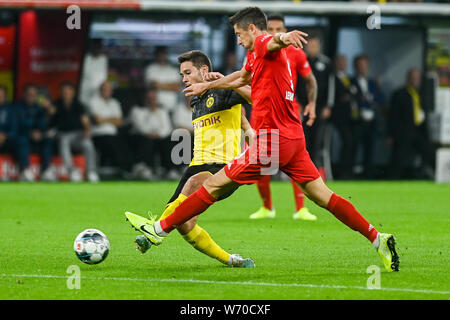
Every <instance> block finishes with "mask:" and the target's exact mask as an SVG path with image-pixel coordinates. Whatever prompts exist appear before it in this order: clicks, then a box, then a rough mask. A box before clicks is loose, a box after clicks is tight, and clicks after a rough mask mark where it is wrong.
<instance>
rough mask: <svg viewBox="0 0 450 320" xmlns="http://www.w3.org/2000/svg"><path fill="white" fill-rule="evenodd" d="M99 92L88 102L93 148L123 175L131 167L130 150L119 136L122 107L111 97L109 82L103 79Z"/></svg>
mask: <svg viewBox="0 0 450 320" xmlns="http://www.w3.org/2000/svg"><path fill="white" fill-rule="evenodd" d="M99 91H100V94H97V95H95V96H94V97H93V98H92V100H91V102H90V103H89V106H88V108H89V113H90V115H91V118H92V121H93V123H94V125H93V126H92V128H91V134H92V139H93V141H94V145H95V148H96V149H97V151H98V152H100V156H101V159H102V160H107V161H111V163H112V165H113V166H117V167H119V169H120V170H121V173H122V175H123V176H124V177H126V176H127V173H128V172H129V171H130V169H131V159H130V152H129V150H128V147H127V145H126V144H125V142H124V140H123V139H122V137H121V136H119V127H121V126H122V121H123V119H122V108H121V105H120V103H119V101H117V100H116V99H114V98H113V97H112V94H113V89H112V86H111V83H110V82H108V81H105V82H103V83H102V84H101V86H100V89H99Z"/></svg>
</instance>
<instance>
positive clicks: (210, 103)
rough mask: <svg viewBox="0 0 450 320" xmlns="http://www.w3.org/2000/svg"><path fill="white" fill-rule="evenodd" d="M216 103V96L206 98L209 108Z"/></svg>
mask: <svg viewBox="0 0 450 320" xmlns="http://www.w3.org/2000/svg"><path fill="white" fill-rule="evenodd" d="M213 104H214V97H209V98H208V100H206V106H207V107H208V108H211V107H212V106H213Z"/></svg>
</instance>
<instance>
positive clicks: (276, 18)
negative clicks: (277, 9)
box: [267, 13, 286, 25]
mask: <svg viewBox="0 0 450 320" xmlns="http://www.w3.org/2000/svg"><path fill="white" fill-rule="evenodd" d="M267 21H281V22H283V25H286V23H285V22H284V16H283V15H282V14H281V13H271V14H269V15H268V16H267Z"/></svg>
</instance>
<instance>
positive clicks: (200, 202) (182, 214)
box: [160, 186, 216, 233]
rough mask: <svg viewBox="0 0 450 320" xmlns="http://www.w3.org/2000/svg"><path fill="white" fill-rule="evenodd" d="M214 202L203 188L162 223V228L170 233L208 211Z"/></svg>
mask: <svg viewBox="0 0 450 320" xmlns="http://www.w3.org/2000/svg"><path fill="white" fill-rule="evenodd" d="M214 202H216V199H215V198H214V197H213V196H211V195H210V194H209V192H208V191H206V189H205V187H203V186H202V187H201V188H200V189H198V190H197V191H195V192H194V193H193V194H191V195H190V196H189V197H188V198H187V199H185V200H184V201H183V202H182V203H181V204H180V205H179V206H178V207H177V208H176V209H175V211H174V212H173V213H172V214H170V215H169V216H168V217H167V218H165V219H163V220H161V221H160V223H161V228H162V229H163V230H164V232H167V233H169V232H170V231H172V230H173V229H175V228H176V227H177V226H179V225H180V224H183V223H184V222H186V221H188V220H189V219H191V218H192V217H194V216H196V215H198V214H200V213H202V212H203V211H205V210H206V209H208V208H209V206H210V205H212V204H213V203H214Z"/></svg>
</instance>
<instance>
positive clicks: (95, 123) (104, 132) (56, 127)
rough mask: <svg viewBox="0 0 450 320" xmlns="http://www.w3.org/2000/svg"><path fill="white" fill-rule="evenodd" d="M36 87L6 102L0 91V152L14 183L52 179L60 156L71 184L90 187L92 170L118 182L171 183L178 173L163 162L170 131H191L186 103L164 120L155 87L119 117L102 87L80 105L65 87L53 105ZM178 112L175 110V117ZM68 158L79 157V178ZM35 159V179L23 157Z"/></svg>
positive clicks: (68, 86) (107, 89)
mask: <svg viewBox="0 0 450 320" xmlns="http://www.w3.org/2000/svg"><path fill="white" fill-rule="evenodd" d="M39 89H40V88H39V87H38V86H36V85H34V84H28V85H26V86H25V87H24V89H23V94H22V98H21V99H20V100H18V101H16V102H15V103H10V102H8V101H7V93H8V92H7V88H6V87H1V86H0V154H9V155H11V156H12V157H13V159H14V161H15V163H16V165H17V169H18V179H19V180H20V181H35V180H36V179H39V180H41V181H57V180H58V176H57V174H56V172H55V170H54V169H53V168H52V165H51V164H52V159H53V157H54V156H60V157H61V161H62V164H63V166H64V168H65V170H67V174H68V177H69V179H70V180H71V181H74V182H78V181H82V180H84V179H86V180H87V181H89V182H98V181H99V180H100V178H99V170H98V169H99V168H102V167H110V168H113V169H115V172H116V173H117V174H118V175H119V176H120V177H121V178H125V179H140V180H152V179H157V178H165V179H177V178H178V177H179V172H180V168H178V167H177V166H175V165H174V164H173V163H172V161H171V158H170V155H171V149H172V145H173V143H174V142H172V141H171V133H172V131H173V130H174V129H176V128H187V129H189V130H190V131H192V127H191V125H190V123H191V111H190V107H189V106H188V105H187V103H183V104H182V105H179V106H176V108H177V110H176V112H173V117H172V115H171V114H170V113H169V112H168V111H167V110H166V109H165V108H162V107H161V106H160V105H159V103H158V99H157V98H156V97H157V94H158V88H156V87H154V86H150V87H149V88H148V89H146V90H145V93H144V94H143V96H144V97H143V99H142V101H143V103H142V105H140V106H134V107H133V108H132V109H131V111H130V112H129V116H128V117H127V118H124V114H123V110H122V106H121V103H120V102H119V101H118V100H117V99H115V98H114V97H113V87H112V85H111V83H110V82H108V81H104V82H103V83H102V84H101V86H100V88H99V90H98V93H97V94H95V95H94V96H93V97H92V98H91V99H90V102H89V103H88V105H84V104H82V103H81V102H80V101H79V100H78V98H77V92H76V87H75V85H74V84H72V83H70V82H64V83H62V84H61V85H60V94H59V97H58V99H57V100H55V101H50V99H47V98H45V97H42V96H40V95H39ZM178 111H179V112H178ZM74 153H78V154H82V155H83V156H84V161H85V169H86V170H85V174H84V173H83V172H81V170H80V168H78V167H77V166H75V165H74V161H73V155H74ZM31 154H36V155H39V156H40V168H39V174H38V176H39V177H37V176H36V173H35V172H33V170H31V168H30V155H31Z"/></svg>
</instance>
